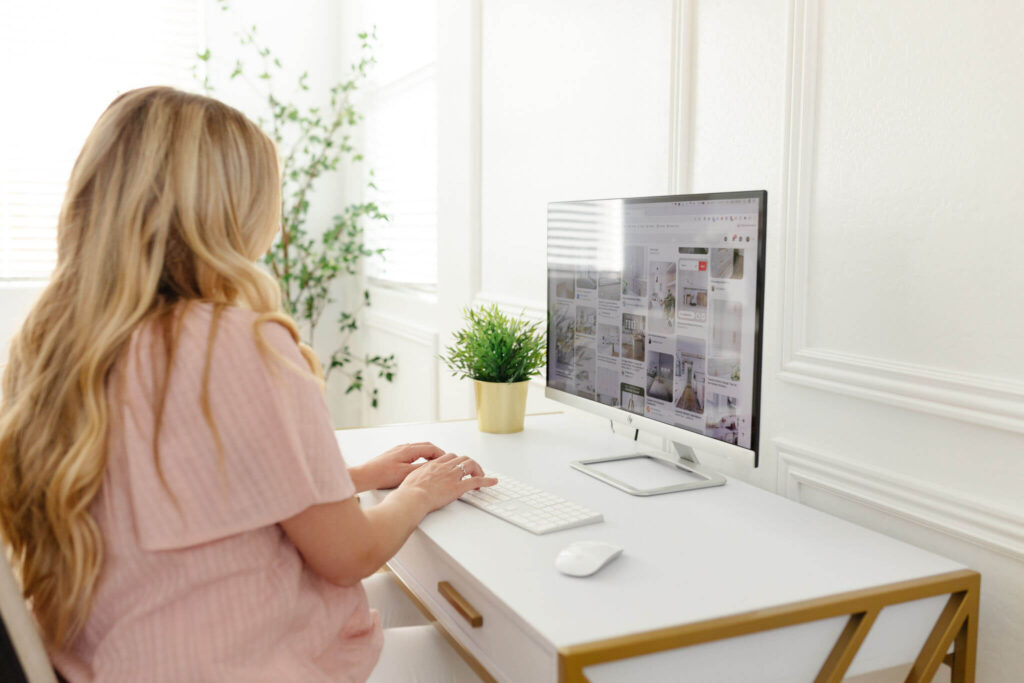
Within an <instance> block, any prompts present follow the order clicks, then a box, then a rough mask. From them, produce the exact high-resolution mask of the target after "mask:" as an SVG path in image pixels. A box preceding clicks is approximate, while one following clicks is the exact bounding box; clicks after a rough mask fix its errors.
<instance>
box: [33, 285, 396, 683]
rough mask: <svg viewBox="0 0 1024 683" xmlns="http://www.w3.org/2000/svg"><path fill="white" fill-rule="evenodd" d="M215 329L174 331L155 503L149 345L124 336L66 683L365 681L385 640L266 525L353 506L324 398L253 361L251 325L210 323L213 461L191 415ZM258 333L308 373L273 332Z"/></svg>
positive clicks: (233, 315)
mask: <svg viewBox="0 0 1024 683" xmlns="http://www.w3.org/2000/svg"><path fill="white" fill-rule="evenodd" d="M212 312H213V307H212V306H211V305H208V304H193V305H192V307H191V308H190V310H189V312H188V313H187V314H186V315H185V317H184V320H183V331H182V333H181V337H180V341H179V343H178V349H177V351H176V356H175V361H174V365H173V369H172V372H171V377H170V383H169V385H168V391H167V397H166V403H165V406H164V417H163V425H162V427H161V429H160V463H161V466H162V469H163V475H164V478H165V480H166V482H167V486H166V487H165V486H164V485H163V483H161V481H160V476H159V474H158V471H157V468H156V465H155V462H154V457H153V447H152V446H153V429H154V416H153V407H152V406H153V403H152V401H153V400H154V396H155V393H156V387H157V386H158V384H157V377H156V376H157V374H158V371H159V368H161V367H162V365H161V364H160V363H159V362H154V356H153V355H152V354H153V353H157V354H159V353H160V350H159V347H158V346H157V345H155V342H156V340H157V335H156V334H155V333H154V330H153V329H152V328H148V329H139V330H136V332H135V334H134V335H133V336H132V340H131V343H130V345H129V347H128V349H127V351H126V353H124V354H123V355H122V357H121V359H120V360H119V361H118V363H117V365H116V366H115V368H114V371H113V373H112V374H111V377H110V380H109V382H108V386H107V394H108V399H109V405H110V409H111V422H110V431H109V447H108V448H109V451H108V452H109V459H108V462H107V468H106V474H105V476H104V480H103V485H102V487H101V489H100V492H99V494H98V495H97V497H96V499H95V501H94V502H93V504H92V508H91V512H92V515H93V517H94V519H95V520H96V523H97V524H98V525H99V528H100V530H101V532H102V534H103V569H102V573H101V576H100V581H99V586H98V588H97V590H96V593H95V601H94V602H93V606H92V611H91V612H90V615H89V620H88V623H87V624H86V626H85V629H84V630H83V631H82V633H81V634H80V635H79V636H78V638H76V639H75V640H74V641H73V642H72V643H71V644H70V646H69V647H67V648H66V649H64V650H62V651H59V652H52V653H51V655H52V658H53V661H54V664H55V665H56V667H57V668H58V670H59V671H60V672H61V674H63V676H64V677H65V678H67V680H68V681H69V682H70V683H79V682H81V681H132V682H133V683H134V682H137V681H152V682H157V681H174V682H175V683H184V682H186V681H197V682H198V681H204V682H205V681H274V682H275V683H277V682H281V681H302V682H303V683H306V682H317V681H365V680H366V678H367V677H368V676H369V674H370V671H371V670H372V669H373V666H374V664H375V663H376V661H377V657H378V655H379V654H380V648H381V644H382V638H383V637H382V633H381V628H380V620H379V617H378V615H377V613H376V611H374V610H371V609H369V607H368V606H367V602H366V594H365V593H364V591H363V588H362V586H360V585H356V586H353V587H349V588H343V587H339V586H335V585H332V584H330V583H328V582H327V581H325V580H324V579H322V578H320V577H319V576H317V575H316V574H314V573H313V572H312V571H311V570H310V569H309V568H308V567H306V565H305V564H304V563H303V561H302V557H301V556H300V555H299V552H298V551H297V550H296V548H295V546H294V545H292V543H291V542H290V541H289V540H288V537H287V536H285V534H284V532H283V531H282V530H281V527H280V526H278V524H277V523H278V522H280V521H281V520H284V519H287V518H289V517H291V516H293V515H295V514H297V513H299V512H301V511H302V510H304V509H306V508H307V507H309V506H311V505H315V504H317V503H327V502H333V501H339V500H344V499H346V498H349V497H351V496H352V495H353V494H354V493H355V487H354V486H353V484H352V479H351V477H349V474H348V470H347V469H346V467H345V462H344V460H343V459H342V457H341V453H340V451H339V450H338V444H337V441H335V438H334V432H333V429H332V427H331V422H330V417H329V415H328V411H327V405H326V403H325V402H324V398H323V395H322V393H321V391H320V389H319V387H318V386H317V385H316V384H315V382H313V381H312V380H311V379H307V378H305V377H303V376H301V375H299V374H298V373H296V372H295V371H293V370H292V369H290V368H288V367H287V366H285V365H284V364H283V363H281V362H280V361H279V360H277V359H276V358H273V357H270V358H269V359H266V360H265V359H264V356H263V355H261V354H260V352H259V348H258V347H257V344H256V341H255V338H254V335H253V325H254V323H255V319H256V314H254V313H251V312H249V311H245V310H243V309H240V308H227V309H225V310H224V311H223V312H222V314H221V318H220V323H219V325H218V326H217V331H216V337H215V341H214V346H213V355H212V357H211V360H210V368H209V373H210V375H209V406H210V410H211V412H212V414H213V418H214V423H215V425H216V427H217V433H218V435H219V437H220V441H221V444H222V447H223V448H222V450H223V461H221V460H220V459H219V457H218V454H217V445H216V444H217V441H216V437H215V436H214V433H213V431H212V430H211V429H210V426H209V424H208V423H207V421H206V419H205V418H204V417H203V410H202V405H201V401H200V388H201V386H202V377H203V369H204V366H205V361H206V348H207V338H208V335H209V332H210V326H211V319H212ZM261 329H262V331H263V335H264V337H265V338H266V340H267V341H268V343H269V344H270V346H272V347H273V348H274V349H276V350H277V351H278V352H280V353H281V354H283V355H284V356H285V357H286V358H287V359H289V360H290V361H291V362H292V363H294V364H295V365H296V366H298V367H299V368H305V367H306V364H305V361H304V360H303V359H302V356H301V355H300V354H299V350H298V347H297V346H296V344H295V343H294V342H293V341H292V339H291V336H290V335H289V334H288V331H287V330H285V329H284V328H283V327H282V326H280V325H278V324H275V323H264V324H262V326H261ZM156 358H159V355H157V356H156ZM122 390H123V392H124V393H123V394H122V393H121V391H122ZM168 489H169V491H168ZM172 494H173V495H172ZM323 542H324V543H341V544H344V543H345V539H344V538H343V537H337V538H324V539H323Z"/></svg>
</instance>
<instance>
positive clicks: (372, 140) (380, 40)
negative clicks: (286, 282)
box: [360, 0, 438, 290]
mask: <svg viewBox="0 0 1024 683" xmlns="http://www.w3.org/2000/svg"><path fill="white" fill-rule="evenodd" d="M360 10H361V13H362V17H361V19H360V21H361V22H365V23H364V24H363V25H366V26H371V25H373V26H376V34H377V43H376V48H375V50H374V54H375V56H376V59H377V64H376V65H375V66H374V67H373V69H372V71H371V72H370V81H369V83H367V86H366V91H367V97H366V100H365V102H364V104H363V105H362V107H363V114H364V116H365V118H364V141H363V145H362V146H363V152H364V154H365V156H366V160H367V165H368V166H369V167H370V168H372V169H373V171H374V184H375V185H376V188H377V189H370V190H368V193H367V199H369V200H371V201H374V202H376V203H377V204H378V205H379V206H380V207H381V210H382V211H383V212H384V213H386V214H387V215H388V216H389V218H390V220H389V221H388V222H386V223H384V222H381V223H377V224H374V225H372V226H368V229H367V245H368V246H369V247H370V248H373V249H378V248H383V249H385V250H386V251H385V256H384V260H383V261H382V260H380V259H372V260H371V261H370V263H369V265H368V267H367V271H368V272H367V274H368V275H369V277H370V279H371V281H376V282H378V283H392V284H401V285H407V286H411V287H415V288H419V289H427V290H430V289H433V288H435V287H436V286H437V160H438V157H437V154H438V150H437V75H436V63H437V29H436V26H437V16H436V5H435V3H433V2H423V1H422V0H373V1H372V2H370V1H369V0H367V1H365V2H362V3H360Z"/></svg>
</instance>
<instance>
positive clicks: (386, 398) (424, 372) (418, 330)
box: [363, 310, 439, 425]
mask: <svg viewBox="0 0 1024 683" xmlns="http://www.w3.org/2000/svg"><path fill="white" fill-rule="evenodd" d="M363 327H364V328H365V334H366V348H369V349H373V351H374V353H378V354H381V355H387V354H389V353H393V354H395V359H396V361H397V362H398V368H397V372H396V373H395V381H394V382H392V383H388V382H385V381H384V380H382V379H376V378H375V377H371V378H370V379H369V381H370V382H372V383H373V386H376V387H377V388H378V389H379V390H380V406H379V407H378V408H376V409H374V408H371V407H369V405H368V404H369V401H367V407H366V409H365V420H364V422H365V424H366V425H380V424H391V423H394V422H418V421H432V420H437V419H438V417H439V405H438V376H437V373H438V371H439V360H438V334H437V331H436V330H432V329H429V328H427V327H422V326H420V325H415V324H412V323H410V322H408V321H406V320H402V319H401V318H397V317H394V316H390V315H385V314H382V313H379V312H375V311H372V310H371V311H370V312H368V313H367V314H366V317H365V318H364V321H363Z"/></svg>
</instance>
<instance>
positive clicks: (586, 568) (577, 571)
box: [555, 541, 622, 576]
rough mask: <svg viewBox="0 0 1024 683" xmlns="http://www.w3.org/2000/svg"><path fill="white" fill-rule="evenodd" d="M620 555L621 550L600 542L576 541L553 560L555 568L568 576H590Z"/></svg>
mask: <svg viewBox="0 0 1024 683" xmlns="http://www.w3.org/2000/svg"><path fill="white" fill-rule="evenodd" d="M621 554H622V548H620V547H619V546H617V545H612V544H611V543H603V542H601V541H576V542H575V543H570V544H569V545H567V546H566V547H565V548H564V549H563V550H562V552H560V553H558V557H556V558H555V568H557V569H558V571H560V572H562V573H563V574H567V575H569V576H590V575H591V574H593V573H594V572H596V571H597V570H598V569H600V568H601V567H603V566H605V565H606V564H608V563H609V562H611V561H612V560H614V559H615V558H616V557H618V556H619V555H621Z"/></svg>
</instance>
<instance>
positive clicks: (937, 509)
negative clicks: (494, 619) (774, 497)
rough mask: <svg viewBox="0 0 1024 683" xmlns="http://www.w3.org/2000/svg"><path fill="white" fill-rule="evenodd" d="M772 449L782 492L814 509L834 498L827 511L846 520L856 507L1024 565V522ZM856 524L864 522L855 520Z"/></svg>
mask: <svg viewBox="0 0 1024 683" xmlns="http://www.w3.org/2000/svg"><path fill="white" fill-rule="evenodd" d="M772 443H773V446H774V448H775V449H776V451H777V462H778V470H777V472H778V492H779V493H782V494H783V495H785V496H786V497H788V498H791V499H793V500H796V501H799V502H801V503H808V504H813V503H812V501H811V500H810V499H811V497H812V496H814V497H816V501H817V503H818V504H815V505H814V506H815V507H821V502H822V501H823V500H827V499H828V498H831V499H833V500H832V502H833V503H835V504H836V506H835V507H834V508H832V509H829V507H826V508H824V509H825V511H826V512H834V514H838V515H839V516H842V517H848V515H849V512H850V510H851V508H850V507H849V506H848V505H845V504H843V503H844V502H845V503H853V504H855V506H856V507H859V508H861V509H862V511H863V510H868V511H871V512H873V513H881V514H882V515H886V516H891V517H896V518H900V519H904V520H907V521H909V522H912V523H914V524H917V525H920V526H923V527H927V528H930V529H934V530H936V531H939V532H941V533H943V534H946V535H948V536H951V537H954V538H956V539H958V540H961V541H964V542H967V543H970V544H973V545H977V546H981V547H983V548H986V549H988V550H991V551H994V552H996V553H999V554H1002V555H1005V556H1007V557H1010V558H1013V559H1016V560H1020V561H1024V517H1021V516H1020V515H1017V514H1015V513H1012V512H1009V511H1005V510H1000V509H999V508H996V507H993V506H988V505H985V504H984V503H980V502H978V501H976V500H973V499H970V498H966V497H964V496H963V495H962V494H959V493H956V492H954V491H950V490H948V489H945V488H942V487H939V486H935V485H931V484H925V483H923V482H922V481H920V480H918V479H912V478H908V477H905V476H902V475H895V474H892V473H890V472H886V471H885V470H881V469H878V468H876V467H870V466H867V465H863V464H861V463H857V462H852V461H849V460H843V459H840V458H836V457H834V456H831V455H824V454H822V453H818V452H815V451H814V450H812V449H810V448H807V447H805V446H801V445H798V444H796V443H793V442H792V441H788V440H786V439H774V440H773V441H772ZM965 466H966V465H965ZM822 495H824V498H823V497H822ZM855 510H856V508H854V511H855ZM854 514H856V512H854ZM851 521H860V520H859V519H857V518H856V517H855V518H853V519H851ZM867 526H872V525H871V524H867ZM882 530H883V531H884V529H882Z"/></svg>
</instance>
